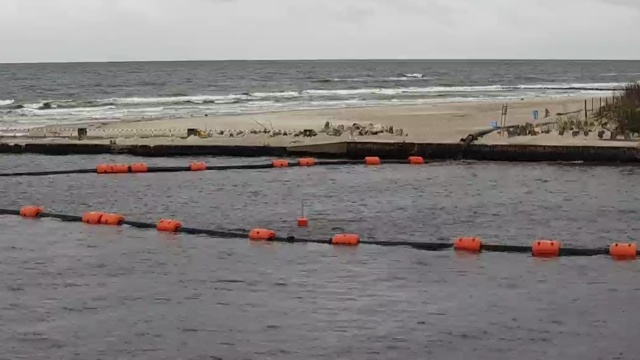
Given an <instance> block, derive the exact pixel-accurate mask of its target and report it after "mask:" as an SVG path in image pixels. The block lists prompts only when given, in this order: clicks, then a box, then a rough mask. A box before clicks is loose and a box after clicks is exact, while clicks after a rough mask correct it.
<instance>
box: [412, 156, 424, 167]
mask: <svg viewBox="0 0 640 360" xmlns="http://www.w3.org/2000/svg"><path fill="white" fill-rule="evenodd" d="M409 164H410V165H422V164H424V158H423V157H422V156H409Z"/></svg>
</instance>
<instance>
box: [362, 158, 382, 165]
mask: <svg viewBox="0 0 640 360" xmlns="http://www.w3.org/2000/svg"><path fill="white" fill-rule="evenodd" d="M364 163H365V164H366V165H380V164H382V161H380V158H379V157H377V156H367V157H366V158H364Z"/></svg>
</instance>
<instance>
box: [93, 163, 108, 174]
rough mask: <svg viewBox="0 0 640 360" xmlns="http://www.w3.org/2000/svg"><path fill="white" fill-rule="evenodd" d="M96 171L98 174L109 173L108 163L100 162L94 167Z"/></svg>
mask: <svg viewBox="0 0 640 360" xmlns="http://www.w3.org/2000/svg"><path fill="white" fill-rule="evenodd" d="M96 172H97V173H98V174H109V173H111V165H110V164H100V165H98V166H97V167H96Z"/></svg>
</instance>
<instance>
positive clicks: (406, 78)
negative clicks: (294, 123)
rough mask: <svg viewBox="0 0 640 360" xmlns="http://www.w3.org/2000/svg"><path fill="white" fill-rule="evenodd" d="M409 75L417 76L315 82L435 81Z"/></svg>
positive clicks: (319, 80)
mask: <svg viewBox="0 0 640 360" xmlns="http://www.w3.org/2000/svg"><path fill="white" fill-rule="evenodd" d="M407 75H415V76H405V75H404V74H402V75H400V76H391V77H361V78H332V79H318V80H314V82H317V83H332V82H369V83H376V82H397V81H426V80H433V78H431V77H425V76H424V75H422V74H407ZM418 75H419V76H418Z"/></svg>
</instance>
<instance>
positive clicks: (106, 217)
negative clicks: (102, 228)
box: [100, 214, 124, 226]
mask: <svg viewBox="0 0 640 360" xmlns="http://www.w3.org/2000/svg"><path fill="white" fill-rule="evenodd" d="M123 222H124V216H122V215H120V214H102V216H101V217H100V224H102V225H116V226H120V225H122V223H123Z"/></svg>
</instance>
